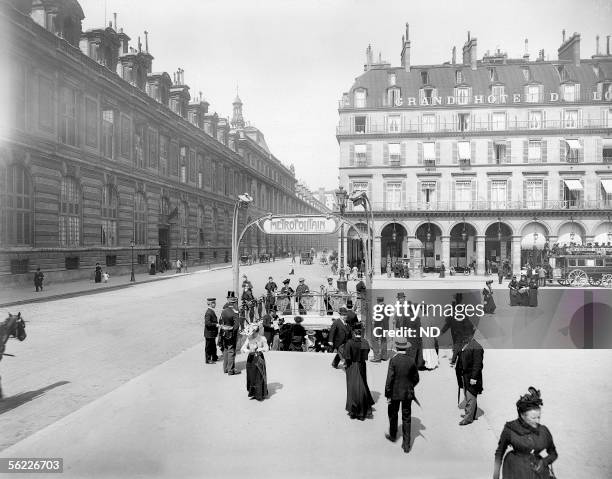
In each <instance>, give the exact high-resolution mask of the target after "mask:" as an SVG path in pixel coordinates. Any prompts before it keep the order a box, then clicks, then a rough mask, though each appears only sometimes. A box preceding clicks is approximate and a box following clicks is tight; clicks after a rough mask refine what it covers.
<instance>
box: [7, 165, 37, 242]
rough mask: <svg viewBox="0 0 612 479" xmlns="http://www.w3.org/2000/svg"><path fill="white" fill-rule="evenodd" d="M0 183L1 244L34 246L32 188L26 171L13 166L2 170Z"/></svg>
mask: <svg viewBox="0 0 612 479" xmlns="http://www.w3.org/2000/svg"><path fill="white" fill-rule="evenodd" d="M2 176H4V178H1V177H0V178H1V179H2V181H0V192H1V196H0V212H1V218H2V222H1V223H0V228H1V230H0V242H1V243H2V244H6V245H26V244H33V242H34V235H33V226H32V220H33V218H32V216H33V215H32V207H33V198H32V186H31V183H30V177H29V176H28V174H27V172H26V170H25V169H24V168H23V167H22V166H20V165H11V166H9V167H7V168H6V169H3V170H2Z"/></svg>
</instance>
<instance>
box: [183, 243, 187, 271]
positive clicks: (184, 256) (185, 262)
mask: <svg viewBox="0 0 612 479" xmlns="http://www.w3.org/2000/svg"><path fill="white" fill-rule="evenodd" d="M183 266H184V267H185V273H186V272H187V239H184V240H183Z"/></svg>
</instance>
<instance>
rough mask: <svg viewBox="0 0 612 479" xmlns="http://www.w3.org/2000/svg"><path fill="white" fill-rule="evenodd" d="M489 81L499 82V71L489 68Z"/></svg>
mask: <svg viewBox="0 0 612 479" xmlns="http://www.w3.org/2000/svg"><path fill="white" fill-rule="evenodd" d="M489 80H490V81H498V78H497V70H496V69H495V68H489Z"/></svg>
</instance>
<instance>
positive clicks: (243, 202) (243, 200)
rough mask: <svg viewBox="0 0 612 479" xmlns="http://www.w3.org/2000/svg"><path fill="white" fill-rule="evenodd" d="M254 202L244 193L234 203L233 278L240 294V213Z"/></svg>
mask: <svg viewBox="0 0 612 479" xmlns="http://www.w3.org/2000/svg"><path fill="white" fill-rule="evenodd" d="M252 202H253V198H251V195H249V194H248V193H243V194H242V195H239V196H238V199H237V200H236V203H234V215H233V217H232V276H233V280H234V292H235V294H238V291H239V289H238V288H239V287H240V285H239V278H238V275H239V271H238V270H239V263H238V236H239V234H240V232H239V231H238V212H239V210H240V209H246V208H248V207H249V205H250V204H251V203H252Z"/></svg>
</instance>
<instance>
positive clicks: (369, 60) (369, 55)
mask: <svg viewBox="0 0 612 479" xmlns="http://www.w3.org/2000/svg"><path fill="white" fill-rule="evenodd" d="M372 63H373V62H372V45H371V44H370V45H368V48H366V63H365V66H364V70H365V71H366V72H367V71H368V70H371V69H372Z"/></svg>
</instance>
